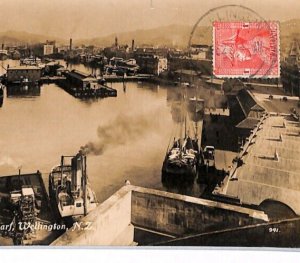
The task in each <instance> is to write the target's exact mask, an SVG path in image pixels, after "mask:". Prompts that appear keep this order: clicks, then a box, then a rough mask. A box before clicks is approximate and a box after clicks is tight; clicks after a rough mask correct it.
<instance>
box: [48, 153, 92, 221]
mask: <svg viewBox="0 0 300 263" xmlns="http://www.w3.org/2000/svg"><path fill="white" fill-rule="evenodd" d="M67 158H69V159H71V163H69V164H66V163H65V160H66V159H67ZM49 195H50V200H51V203H52V205H53V206H54V208H56V209H55V210H56V211H57V212H58V214H59V216H60V217H61V218H62V219H73V220H74V221H76V220H78V218H80V217H82V216H86V215H87V214H88V213H89V212H91V211H92V210H93V209H95V208H96V206H97V204H98V202H97V199H96V195H95V193H94V192H93V191H92V189H91V188H90V186H89V184H88V178H87V169H86V156H85V155H84V154H83V153H82V152H79V153H78V154H77V155H75V156H61V164H60V165H57V166H55V167H54V168H53V169H52V170H51V173H50V175H49Z"/></svg>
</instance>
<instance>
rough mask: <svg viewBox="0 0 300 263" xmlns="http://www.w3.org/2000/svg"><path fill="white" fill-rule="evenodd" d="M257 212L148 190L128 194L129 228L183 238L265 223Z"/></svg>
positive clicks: (262, 214) (265, 218)
mask: <svg viewBox="0 0 300 263" xmlns="http://www.w3.org/2000/svg"><path fill="white" fill-rule="evenodd" d="M267 220H268V218H267V216H266V215H265V214H264V213H263V212H260V211H256V210H252V209H248V208H243V207H239V206H234V205H229V204H224V203H221V202H215V201H210V200H205V199H200V198H194V197H189V196H183V195H178V194H173V193H168V192H163V191H157V190H152V189H146V190H144V189H143V188H138V189H137V190H133V191H132V218H131V222H132V224H133V225H136V226H141V227H144V228H148V229H152V230H155V231H159V232H163V233H168V234H172V235H175V236H184V235H188V234H191V233H203V232H207V231H214V230H218V229H226V228H232V227H238V226H244V225H252V224H257V223H261V222H265V221H267Z"/></svg>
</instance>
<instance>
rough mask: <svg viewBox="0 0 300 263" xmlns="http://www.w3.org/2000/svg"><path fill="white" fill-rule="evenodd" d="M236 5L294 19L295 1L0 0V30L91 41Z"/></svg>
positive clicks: (190, 20) (299, 4)
mask: <svg viewBox="0 0 300 263" xmlns="http://www.w3.org/2000/svg"><path fill="white" fill-rule="evenodd" d="M224 4H238V5H243V6H246V7H249V8H251V9H253V10H254V11H256V12H258V13H259V14H260V15H261V16H262V17H263V18H265V19H266V20H280V21H286V20H289V19H293V18H300V1H299V0H230V1H229V0H210V1H208V0H0V25H1V26H0V31H2V32H4V31H7V30H14V31H26V32H30V33H35V34H42V35H47V36H53V37H58V38H64V39H68V38H70V37H72V38H74V39H78V38H81V39H82V38H93V37H98V36H105V35H109V34H112V33H120V32H126V31H133V30H137V29H149V28H156V27H160V26H167V25H171V24H185V25H193V24H195V22H196V21H197V19H198V18H199V17H200V16H201V15H202V14H203V13H205V12H206V11H208V10H209V9H211V8H214V7H217V6H221V5H224Z"/></svg>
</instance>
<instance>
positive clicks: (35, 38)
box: [0, 31, 66, 45]
mask: <svg viewBox="0 0 300 263" xmlns="http://www.w3.org/2000/svg"><path fill="white" fill-rule="evenodd" d="M46 40H56V42H66V41H64V40H62V39H58V38H55V37H51V36H44V35H38V34H32V33H28V32H23V31H6V32H0V44H2V43H3V44H5V45H16V44H37V43H44V42H46Z"/></svg>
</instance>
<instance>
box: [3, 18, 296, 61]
mask: <svg viewBox="0 0 300 263" xmlns="http://www.w3.org/2000/svg"><path fill="white" fill-rule="evenodd" d="M191 31H192V26H190V25H169V26H163V27H158V28H154V29H146V30H135V31H130V32H124V33H118V34H110V35H108V36H103V37H95V38H91V39H74V41H73V42H74V45H81V44H85V45H95V46H103V47H104V46H111V45H112V44H113V43H114V40H115V37H118V42H119V44H120V45H125V44H128V45H131V41H132V39H134V40H135V44H136V45H137V46H141V45H154V46H170V47H172V46H173V47H181V48H183V47H187V45H188V42H189V37H190V33H191ZM295 38H296V39H298V40H299V41H300V19H292V20H289V21H285V22H281V27H280V39H281V43H280V44H281V52H282V54H284V55H285V54H286V53H287V52H288V50H289V48H290V46H291V42H292V40H293V39H295ZM47 39H49V40H56V42H58V43H68V40H67V39H66V40H64V39H58V38H54V37H51V36H44V35H38V34H31V33H27V32H17V31H7V32H3V33H0V44H1V43H4V44H25V43H28V44H35V43H43V42H45V41H46V40H47ZM211 41H212V29H211V28H210V27H199V28H197V30H196V32H195V33H194V35H193V41H192V42H193V43H201V44H211Z"/></svg>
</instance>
